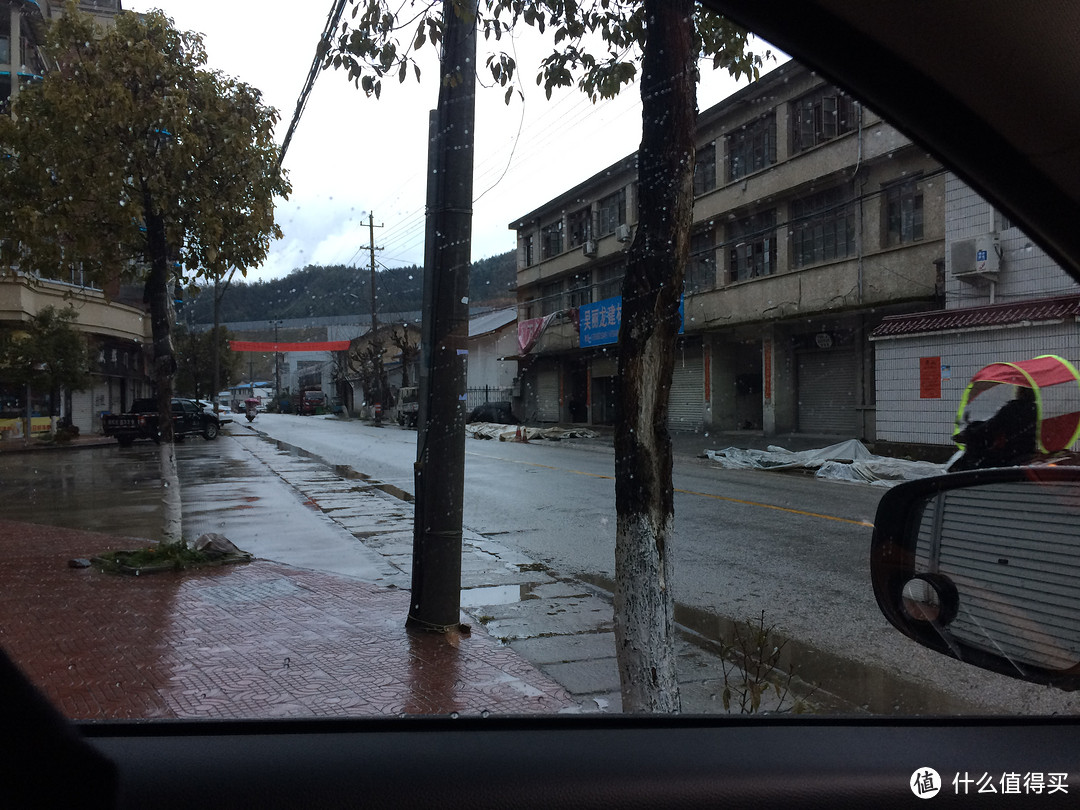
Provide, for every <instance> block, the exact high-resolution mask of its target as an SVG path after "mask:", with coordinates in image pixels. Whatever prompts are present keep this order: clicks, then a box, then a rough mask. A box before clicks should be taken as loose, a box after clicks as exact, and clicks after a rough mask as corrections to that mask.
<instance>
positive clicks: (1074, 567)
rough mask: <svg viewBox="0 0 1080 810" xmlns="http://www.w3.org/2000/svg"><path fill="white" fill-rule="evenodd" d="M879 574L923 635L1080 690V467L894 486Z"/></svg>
mask: <svg viewBox="0 0 1080 810" xmlns="http://www.w3.org/2000/svg"><path fill="white" fill-rule="evenodd" d="M870 575H871V578H872V580H873V584H874V596H875V597H876V598H877V603H878V607H880V608H881V612H882V613H884V614H885V617H886V618H887V619H888V620H889V621H890V622H891V623H892V624H893V626H894V627H896V628H897V629H898V630H900V632H902V633H903V634H904V635H906V636H908V637H910V638H912V639H914V640H915V641H917V642H919V643H920V644H922V645H924V646H926V647H930V648H931V649H933V650H937V651H938V652H941V653H944V654H945V655H949V656H952V657H953V658H957V659H959V660H961V661H965V662H967V663H970V664H974V665H975V666H979V667H983V668H984V669H989V670H993V671H994V672H1000V673H1003V674H1005V675H1011V676H1012V677H1014V678H1020V679H1022V680H1025V681H1030V682H1032V683H1040V684H1049V685H1052V686H1056V687H1058V688H1059V689H1064V690H1067V691H1073V690H1075V689H1080V467H1011V468H1007V469H993V470H977V471H971V472H962V473H953V474H949V475H940V476H935V477H932V478H925V479H922V480H919V481H911V482H909V483H905V484H900V485H899V486H896V487H894V488H893V489H891V490H890V491H889V492H887V493H886V494H885V496H884V497H883V498H882V499H881V502H880V504H879V505H878V511H877V517H876V519H875V520H874V537H873V540H872V542H871V548H870Z"/></svg>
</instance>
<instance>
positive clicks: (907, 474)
mask: <svg viewBox="0 0 1080 810" xmlns="http://www.w3.org/2000/svg"><path fill="white" fill-rule="evenodd" d="M705 455H706V456H708V457H709V459H710V460H712V461H713V462H715V463H717V464H719V465H720V466H721V467H724V468H726V469H744V470H745V469H753V470H798V469H803V470H813V471H814V477H815V478H821V479H825V480H832V481H856V482H860V483H864V484H875V485H877V486H893V485H894V484H898V483H900V482H901V481H911V480H914V479H916V478H927V477H929V476H931V475H940V474H941V473H943V472H945V465H944V464H933V463H931V462H929V461H907V460H905V459H898V458H888V457H885V456H875V455H874V454H873V453H871V452H870V451H869V450H867V449H866V445H864V444H863V443H862V442H860V441H858V440H857V439H848V440H847V441H844V442H840V443H839V444H833V445H829V446H828V447H822V448H820V449H817V450H802V451H800V452H793V451H791V450H786V449H784V448H783V447H777V446H775V445H770V446H769V448H768V449H767V450H742V449H739V448H737V447H728V448H726V449H724V450H706V451H705Z"/></svg>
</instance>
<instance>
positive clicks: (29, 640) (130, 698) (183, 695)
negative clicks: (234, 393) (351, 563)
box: [0, 437, 576, 720]
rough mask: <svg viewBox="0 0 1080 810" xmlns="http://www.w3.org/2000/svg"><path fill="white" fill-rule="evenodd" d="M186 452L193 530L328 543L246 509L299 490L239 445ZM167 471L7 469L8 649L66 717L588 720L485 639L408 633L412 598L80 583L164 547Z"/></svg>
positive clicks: (313, 513) (3, 606) (114, 579)
mask: <svg viewBox="0 0 1080 810" xmlns="http://www.w3.org/2000/svg"><path fill="white" fill-rule="evenodd" d="M177 450H178V458H179V460H180V469H181V476H182V482H183V483H184V485H185V487H186V489H187V490H188V495H185V519H186V520H187V519H189V512H190V513H191V516H190V520H191V521H192V522H196V523H198V522H200V521H201V522H202V523H203V524H204V525H205V526H212V525H217V524H218V523H220V522H222V521H224V520H226V516H228V515H240V516H242V517H241V520H245V519H246V520H247V521H248V523H250V522H251V521H250V518H249V517H247V516H249V515H251V514H253V513H254V514H260V515H275V514H282V513H289V520H290V521H291V523H289V524H287V528H286V529H283V528H282V526H283V525H285V524H280V525H277V526H275V525H269V526H266V525H260V526H258V527H257V528H258V531H259V532H262V533H264V534H269V535H272V534H274V533H275V532H281V531H289V532H297V531H300V532H303V526H304V525H310V526H312V527H314V528H313V529H312V531H311V532H310V533H311V534H312V535H317V534H318V533H319V532H320V531H324V528H323V527H322V525H321V524H316V523H309V524H305V523H304V521H325V520H326V518H325V515H323V514H322V513H321V512H320V511H318V510H315V509H296V508H295V507H296V504H297V503H298V502H299V501H294V502H293V503H292V504H291V505H284V506H283V508H282V509H280V510H278V511H276V512H262V511H259V510H257V509H245V508H244V506H245V504H248V505H250V504H251V501H249V500H248V499H249V498H253V499H255V501H256V502H257V501H259V500H261V497H262V495H265V494H266V493H267V492H269V491H273V492H278V490H273V489H272V488H271V485H272V484H273V483H274V482H273V481H272V480H270V479H276V480H277V485H278V486H281V482H280V479H277V477H276V476H275V475H274V473H272V472H270V471H269V470H267V469H266V468H265V467H264V466H263V465H262V464H260V463H259V462H258V461H257V460H255V459H254V457H252V456H251V455H250V454H248V453H246V451H244V450H243V448H242V447H241V446H240V445H239V443H238V440H235V439H229V438H227V437H223V439H222V440H219V441H215V442H203V441H197V442H187V443H185V444H183V445H181V446H179V447H178V448H177ZM156 464H157V448H156V446H154V445H149V444H148V445H145V446H140V445H136V446H135V447H132V448H123V449H122V448H119V447H109V446H104V447H95V448H85V449H80V450H78V451H76V452H70V453H48V454H42V453H25V454H10V455H7V454H6V455H4V456H3V457H0V486H2V487H3V490H4V492H5V497H6V499H7V505H6V508H5V509H4V512H3V516H2V519H0V583H2V585H3V587H2V588H0V645H3V647H4V648H5V649H6V650H7V651H8V652H9V653H10V654H11V656H12V658H13V659H14V660H15V661H16V662H17V663H18V664H19V665H20V666H21V667H22V668H23V669H24V671H26V672H27V674H28V675H29V676H30V678H31V679H32V680H33V681H34V682H35V683H36V684H38V685H39V686H40V687H41V688H42V689H43V691H45V693H46V694H47V695H48V697H49V698H50V699H51V700H52V701H53V702H54V703H55V704H56V705H57V706H58V707H59V708H60V710H61V712H62V713H63V714H65V715H66V716H68V717H70V718H73V719H93V720H101V719H109V720H118V719H131V718H148V719H158V718H220V719H225V718H286V717H289V718H291V717H331V716H333V717H341V716H353V717H358V716H387V715H400V714H452V713H458V714H463V715H465V714H472V715H477V714H485V713H492V714H509V713H514V714H518V713H523V712H539V713H553V712H558V711H560V710H563V709H566V708H567V707H571V706H575V705H576V703H575V701H573V699H572V698H571V697H570V696H569V695H568V694H567V693H566V692H565V691H564V690H563V688H562V687H560V686H559V685H558V684H556V683H555V682H554V681H552V680H551V679H550V678H548V677H547V676H545V675H544V674H542V673H541V672H539V671H538V670H537V669H535V668H534V667H533V666H532V665H530V664H529V663H528V662H527V661H526V660H525V659H523V658H522V657H521V656H519V655H518V654H517V653H515V652H514V651H513V650H512V649H510V648H509V647H507V646H504V645H502V644H500V643H499V642H498V641H497V640H495V639H493V638H491V637H490V636H489V635H488V634H487V633H485V632H484V631H483V630H482V629H481V628H477V629H476V630H475V631H474V632H473V633H472V634H471V635H463V636H458V635H455V636H438V635H431V634H424V633H420V634H416V633H414V632H410V631H407V630H406V628H405V626H404V617H405V616H406V614H407V611H408V599H409V595H408V591H407V590H405V589H404V588H396V587H387V586H385V585H382V584H379V583H378V582H375V581H363V580H362V579H358V578H356V577H348V576H339V575H335V574H332V573H326V572H324V571H316V570H310V569H305V568H300V567H294V566H291V565H284V564H281V563H280V562H271V561H268V560H256V561H255V562H252V563H248V564H244V565H230V566H224V567H217V568H204V569H199V570H195V571H186V572H165V573H159V574H153V575H149V576H140V577H132V576H121V575H112V574H105V573H103V572H101V571H99V570H97V569H96V568H83V569H78V568H72V567H70V566H69V565H68V561H69V560H71V559H73V558H80V557H90V556H91V555H93V554H95V553H98V552H102V551H106V550H110V549H115V548H124V547H130V546H131V543H130V541H126V540H125V539H123V538H124V537H125V536H126V537H132V536H153V535H155V534H156V531H157V527H158V525H159V524H160V506H159V505H158V498H159V491H158V486H159V479H158V477H157V475H156ZM260 482H261V483H260ZM275 497H278V498H282V497H284V496H282V495H280V494H278V495H276V496H275ZM200 509H202V510H204V512H203V513H202V514H200ZM24 521H33V522H32V523H31V522H24ZM260 523H262V520H261V519H260ZM43 524H47V525H43ZM234 525H237V526H241V525H243V524H242V523H237V524H234ZM87 529H93V531H86V530H87ZM188 533H190V532H188ZM353 542H355V540H354V541H353ZM241 545H243V544H241ZM357 545H359V544H357Z"/></svg>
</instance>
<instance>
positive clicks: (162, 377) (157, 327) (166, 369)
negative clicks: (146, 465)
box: [144, 192, 183, 544]
mask: <svg viewBox="0 0 1080 810" xmlns="http://www.w3.org/2000/svg"><path fill="white" fill-rule="evenodd" d="M145 196H146V203H145V206H144V216H145V221H146V237H147V242H148V245H149V252H150V273H149V275H148V276H147V279H146V292H145V296H146V299H147V300H148V301H149V303H150V325H151V329H152V332H153V339H154V359H153V364H154V384H155V385H156V386H157V403H158V428H159V431H160V435H161V440H160V444H159V464H160V471H161V486H162V493H161V494H162V506H163V507H164V510H163V511H164V520H163V525H162V529H161V542H162V543H166V544H169V543H179V542H181V541H182V540H183V534H182V530H181V513H180V475H179V473H178V471H177V467H176V446H175V445H174V443H173V439H174V435H173V421H172V397H173V377H174V376H175V374H176V355H175V354H174V352H173V342H172V322H173V308H172V299H171V298H170V297H169V248H168V243H167V241H166V239H165V222H164V221H163V220H162V218H161V216H160V215H159V214H155V213H152V205H151V203H150V199H149V192H146V193H145Z"/></svg>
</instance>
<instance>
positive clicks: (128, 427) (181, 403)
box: [101, 397, 221, 447]
mask: <svg viewBox="0 0 1080 810" xmlns="http://www.w3.org/2000/svg"><path fill="white" fill-rule="evenodd" d="M172 419H173V435H174V436H175V437H176V440H177V441H183V440H184V439H185V438H187V437H188V436H202V437H203V438H204V439H208V440H209V439H216V438H217V435H218V433H219V432H220V430H221V419H220V418H219V417H217V416H216V415H215V414H214V413H213V411H212V410H209V409H208V407H207V406H206V404H205V403H202V402H199V401H198V400H194V399H181V398H180V397H175V398H174V399H173V401H172ZM101 428H102V432H103V433H104V434H105V435H106V436H112V437H114V438H115V439H116V441H117V442H118V443H119V444H120V445H121V446H122V447H127V446H129V445H131V444H133V443H134V442H135V441H137V440H139V439H149V440H151V441H155V442H156V441H159V440H160V438H161V430H160V428H159V423H158V405H157V400H156V399H152V398H151V399H137V400H135V401H134V402H132V403H131V408H130V409H129V410H128V411H127V412H126V413H121V414H103V415H102V417H101Z"/></svg>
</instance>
